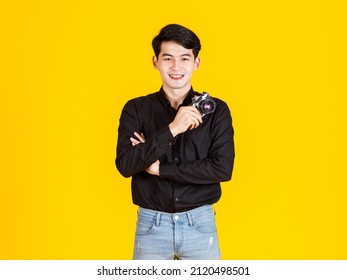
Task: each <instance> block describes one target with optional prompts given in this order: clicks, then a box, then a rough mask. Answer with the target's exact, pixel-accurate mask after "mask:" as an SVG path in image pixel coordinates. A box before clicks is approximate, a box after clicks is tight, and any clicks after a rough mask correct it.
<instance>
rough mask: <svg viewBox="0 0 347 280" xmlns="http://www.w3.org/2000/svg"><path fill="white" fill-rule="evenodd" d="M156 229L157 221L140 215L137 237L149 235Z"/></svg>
mask: <svg viewBox="0 0 347 280" xmlns="http://www.w3.org/2000/svg"><path fill="white" fill-rule="evenodd" d="M155 228H156V225H155V220H154V219H152V218H149V217H143V216H141V215H139V217H138V219H137V223H136V235H147V234H150V233H152V232H153V231H154V230H155Z"/></svg>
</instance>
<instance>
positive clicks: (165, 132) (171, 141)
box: [156, 126, 176, 148]
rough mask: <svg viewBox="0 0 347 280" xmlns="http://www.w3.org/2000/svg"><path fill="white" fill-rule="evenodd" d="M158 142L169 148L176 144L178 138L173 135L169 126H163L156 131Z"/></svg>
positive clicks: (161, 145)
mask: <svg viewBox="0 0 347 280" xmlns="http://www.w3.org/2000/svg"><path fill="white" fill-rule="evenodd" d="M156 138H157V141H158V142H157V143H158V144H159V146H160V147H162V148H167V147H168V146H172V145H175V144H176V138H175V137H173V135H172V133H171V131H170V129H169V126H166V127H163V128H162V129H160V130H159V131H158V132H157V133H156Z"/></svg>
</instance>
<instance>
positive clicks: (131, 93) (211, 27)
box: [0, 0, 347, 259]
mask: <svg viewBox="0 0 347 280" xmlns="http://www.w3.org/2000/svg"><path fill="white" fill-rule="evenodd" d="M346 19H347V4H346V1H342V0H341V1H339V0H331V1H313V0H312V1H304V0H291V1H289V0H286V1H276V0H273V1H270V0H264V1H255V0H253V1H252V0H238V1H236V0H231V1H218V0H216V1H213V2H211V1H197V0H195V1H185V2H182V1H181V2H177V1H176V2H175V1H174V2H172V1H171V2H170V1H169V2H167V1H159V0H157V1H137V2H136V1H111V0H94V1H93V0H89V1H86V0H83V1H82V0H78V1H76V0H74V1H71V0H69V1H68V0H60V1H58V0H56V1H53V0H51V1H49V0H41V1H39V0H32V1H24V0H17V1H10V0H1V2H0V40H1V41H0V133H1V138H0V172H1V177H0V258H1V259H130V258H131V256H132V248H133V237H134V230H135V220H136V207H135V206H134V205H132V202H131V194H130V180H129V179H125V178H122V177H121V176H120V175H119V174H118V172H117V170H116V168H115V166H114V157H115V144H116V139H117V128H118V120H119V116H120V112H121V109H122V107H123V105H124V104H125V102H126V101H127V100H128V99H130V98H133V97H137V96H140V95H144V94H147V93H150V92H154V91H156V90H158V89H159V87H160V85H161V84H160V82H161V80H160V77H159V73H158V72H157V71H155V70H154V69H153V67H152V64H151V57H152V49H151V40H152V38H153V36H155V35H156V34H157V33H158V32H159V29H160V28H161V27H162V26H164V25H166V24H168V23H173V22H174V23H180V24H183V25H186V26H187V27H189V28H191V29H193V30H194V31H195V32H196V33H197V34H198V35H199V37H200V39H201V42H202V46H203V47H202V51H201V67H200V69H199V70H198V71H197V72H196V73H195V76H194V79H193V85H194V88H195V89H196V90H198V91H208V92H210V93H211V94H212V95H214V96H218V97H220V98H222V99H224V100H225V101H226V102H228V104H229V106H230V109H231V111H232V115H233V118H234V128H235V143H236V161H235V170H234V174H233V179H232V181H230V182H227V183H223V185H222V187H223V196H222V199H221V200H220V201H219V202H218V204H217V205H216V210H217V223H218V230H219V237H220V245H221V249H222V256H223V259H346V258H347V239H346V236H347V222H346V215H347V203H346V196H347V190H346V186H347V179H346V178H347V177H346V158H347V151H346V143H347V139H346V138H347V137H346V121H347V116H346V105H347V102H346V93H347V86H346V74H347V71H346V65H347V59H346V58H347V57H346V50H347V44H346V35H347V34H346V27H347V22H346V21H347V20H346Z"/></svg>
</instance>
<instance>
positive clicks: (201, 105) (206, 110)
mask: <svg viewBox="0 0 347 280" xmlns="http://www.w3.org/2000/svg"><path fill="white" fill-rule="evenodd" d="M190 105H192V106H194V107H195V108H197V109H198V111H199V112H200V114H201V116H202V117H203V116H205V115H207V114H211V113H213V112H214V110H215V109H216V102H214V100H213V99H212V97H211V96H210V95H209V94H208V93H207V92H203V93H202V94H201V95H195V96H194V97H193V98H192V103H191V104H190Z"/></svg>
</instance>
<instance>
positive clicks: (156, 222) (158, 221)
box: [155, 212, 161, 226]
mask: <svg viewBox="0 0 347 280" xmlns="http://www.w3.org/2000/svg"><path fill="white" fill-rule="evenodd" d="M160 216H161V213H160V212H157V219H156V221H155V225H156V226H159V225H160Z"/></svg>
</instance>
